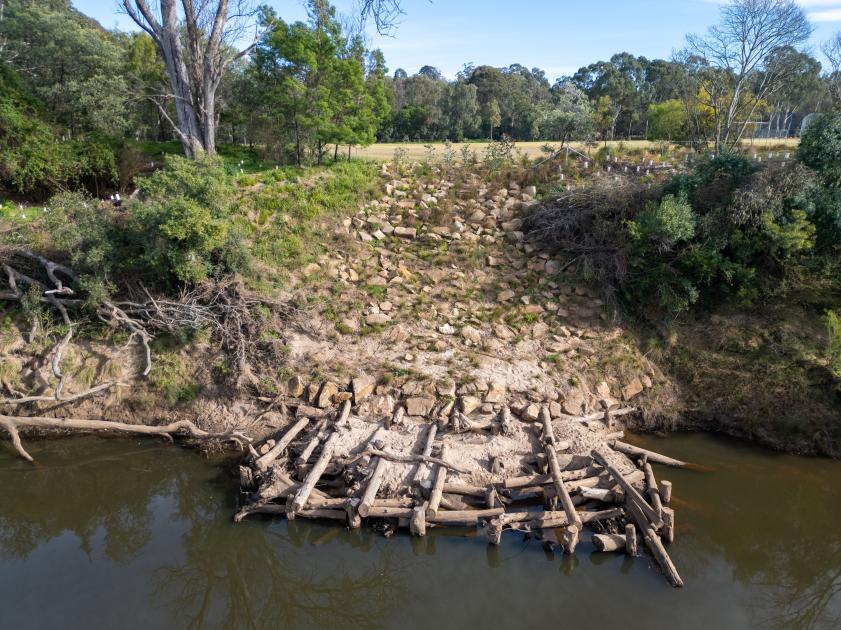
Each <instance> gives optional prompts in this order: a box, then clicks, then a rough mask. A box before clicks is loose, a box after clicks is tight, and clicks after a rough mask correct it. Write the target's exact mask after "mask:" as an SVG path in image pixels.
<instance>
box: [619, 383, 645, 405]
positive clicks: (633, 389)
mask: <svg viewBox="0 0 841 630" xmlns="http://www.w3.org/2000/svg"><path fill="white" fill-rule="evenodd" d="M643 389H644V388H643V386H642V382H641V381H640V379H638V378H635V379H634V380H632V381H631V382H630V383H628V384H627V385H625V387H623V388H622V398H623V399H624V400H631V399H633V398H636V397H637V396H639V395H640V394H641V393H642V390H643Z"/></svg>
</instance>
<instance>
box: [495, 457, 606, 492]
mask: <svg viewBox="0 0 841 630" xmlns="http://www.w3.org/2000/svg"><path fill="white" fill-rule="evenodd" d="M556 461H557V459H556ZM547 462H548V458H547ZM593 472H595V471H594V470H593V469H591V468H579V469H577V470H562V471H560V475H561V479H562V480H564V481H575V480H576V479H584V478H586V477H587V476H588V475H591V474H592V473H593ZM550 483H554V478H553V477H552V475H551V473H550V474H545V475H523V476H521V477H509V478H508V479H506V480H505V481H503V482H502V487H503V488H506V489H508V490H513V489H515V488H526V487H529V486H544V485H547V484H550Z"/></svg>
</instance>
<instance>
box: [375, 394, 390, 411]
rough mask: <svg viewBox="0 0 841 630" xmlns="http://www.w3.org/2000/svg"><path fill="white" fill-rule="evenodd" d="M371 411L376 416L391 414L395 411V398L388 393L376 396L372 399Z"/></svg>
mask: <svg viewBox="0 0 841 630" xmlns="http://www.w3.org/2000/svg"><path fill="white" fill-rule="evenodd" d="M371 413H372V414H374V415H376V416H391V414H392V413H394V398H392V397H391V396H389V395H388V394H385V395H379V396H376V397H375V398H373V399H372V401H371Z"/></svg>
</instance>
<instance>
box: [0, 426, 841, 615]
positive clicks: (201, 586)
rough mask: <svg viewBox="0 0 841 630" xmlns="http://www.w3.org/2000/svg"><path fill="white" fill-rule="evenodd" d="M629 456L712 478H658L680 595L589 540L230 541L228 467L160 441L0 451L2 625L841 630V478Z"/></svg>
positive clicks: (752, 452) (671, 449)
mask: <svg viewBox="0 0 841 630" xmlns="http://www.w3.org/2000/svg"><path fill="white" fill-rule="evenodd" d="M634 441H635V442H636V443H639V444H642V445H645V446H648V447H649V448H653V449H655V450H658V451H661V452H663V453H667V454H669V455H673V456H675V457H679V458H681V459H685V460H689V461H693V462H698V463H701V464H703V465H704V466H705V468H704V469H703V470H673V469H668V470H666V469H662V468H661V469H659V470H658V471H657V473H658V475H659V477H661V478H664V479H669V480H671V481H672V482H673V483H674V494H673V507H674V508H675V511H676V519H677V539H676V540H675V543H674V544H673V545H672V546H671V548H670V553H671V555H672V559H673V560H674V562H675V564H676V565H677V567H678V570H679V571H680V573H681V575H682V577H683V579H684V581H685V582H686V586H685V588H683V589H672V588H671V587H669V586H668V584H667V583H666V581H665V580H664V579H663V577H662V576H661V575H660V574H659V573H658V571H657V569H656V567H654V566H652V563H651V562H650V561H649V559H648V558H647V557H645V556H643V557H640V558H637V559H635V560H632V559H629V558H627V557H625V556H624V555H621V554H597V553H593V547H592V545H591V543H590V542H589V541H588V540H587V539H586V538H585V539H584V541H583V542H582V543H581V544H580V545H579V547H578V551H577V552H576V554H575V555H574V556H572V557H564V556H561V555H560V553H558V552H556V553H555V554H552V553H547V552H545V551H544V550H543V547H542V545H541V544H540V542H538V541H535V540H525V539H524V538H523V536H522V535H520V534H516V533H513V532H507V533H506V534H504V535H503V542H502V545H501V546H500V547H498V548H496V547H489V546H488V545H487V544H486V542H485V539H484V537H483V536H481V535H469V536H464V535H457V534H458V532H454V531H450V532H449V533H448V532H442V531H435V532H432V533H431V535H428V536H427V537H426V538H424V539H412V538H410V537H409V536H408V535H402V534H398V535H395V536H393V537H391V538H390V539H386V538H384V537H383V536H382V535H380V534H377V533H376V532H373V531H371V530H369V529H365V528H363V529H362V530H360V531H355V532H350V531H347V530H345V529H343V528H341V527H336V526H334V525H330V524H327V525H322V524H319V523H310V522H301V521H300V520H298V521H295V522H294V523H291V524H290V523H287V522H286V521H285V520H258V519H255V520H253V521H251V522H244V523H241V524H238V525H235V524H234V523H233V522H232V519H231V517H232V515H233V513H234V511H235V510H236V502H237V482H236V480H235V479H233V477H232V476H231V474H230V471H231V468H230V466H226V465H225V463H224V462H220V461H208V460H207V459H205V458H203V457H201V456H199V455H198V454H196V453H195V452H191V451H187V450H183V449H179V448H174V447H172V446H167V445H164V444H161V443H158V442H155V441H154V440H133V439H101V438H96V437H81V438H69V439H63V440H51V441H42V442H30V443H29V445H28V447H29V449H30V451H31V452H32V454H33V455H34V456H35V458H36V459H37V460H38V464H37V465H36V466H32V465H31V464H28V463H26V462H22V461H19V460H18V459H16V458H15V457H14V456H13V454H12V453H11V451H10V449H9V448H8V445H0V628H2V629H7V628H8V629H15V630H19V629H28V628H33V629H34V628H37V629H42V628H50V629H52V628H56V629H76V628H80V629H81V628H85V629H92V628H115V629H117V628H119V629H123V628H142V629H152V628H195V629H199V628H322V627H330V628H400V629H413V628H418V629H423V630H429V629H430V628H434V629H436V630H442V629H444V628H471V627H475V628H480V627H481V628H517V629H518V630H522V629H530V628H540V629H541V630H543V629H545V628H547V627H564V626H569V627H590V628H602V627H611V628H621V629H629V630H633V629H636V628H640V629H642V628H645V629H646V630H656V629H659V628H682V629H683V628H704V629H709V628H712V629H714V630H724V629H728V628H841V462H836V461H828V460H817V459H804V458H798V457H793V456H787V455H779V454H774V453H769V452H767V451H763V450H760V449H758V448H754V447H751V446H748V445H745V444H742V443H739V442H736V441H732V440H728V439H724V438H720V437H715V436H709V435H677V436H672V437H670V438H665V439H658V438H652V437H636V438H635V440H634Z"/></svg>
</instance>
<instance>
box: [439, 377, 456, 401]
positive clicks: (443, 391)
mask: <svg viewBox="0 0 841 630" xmlns="http://www.w3.org/2000/svg"><path fill="white" fill-rule="evenodd" d="M435 392H436V393H437V394H438V395H439V396H443V397H448V398H454V397H455V395H456V384H455V383H454V382H453V381H441V382H439V383H436V384H435Z"/></svg>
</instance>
